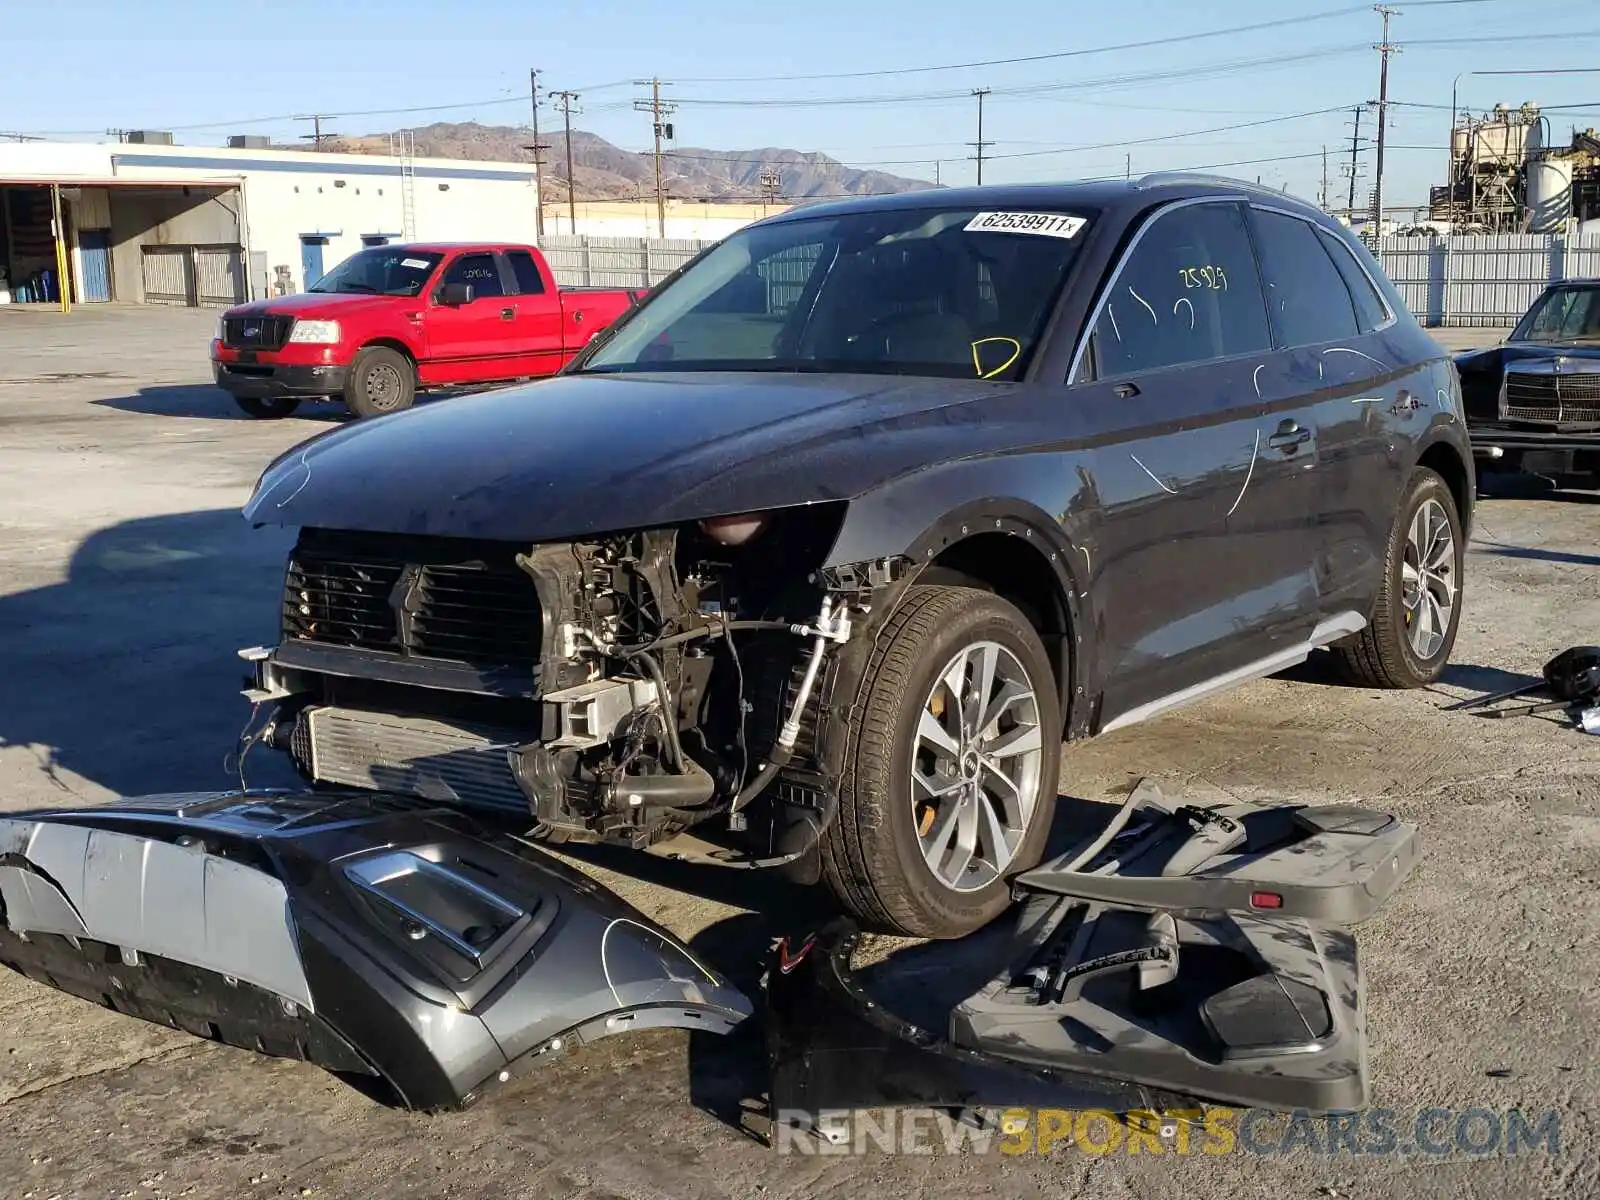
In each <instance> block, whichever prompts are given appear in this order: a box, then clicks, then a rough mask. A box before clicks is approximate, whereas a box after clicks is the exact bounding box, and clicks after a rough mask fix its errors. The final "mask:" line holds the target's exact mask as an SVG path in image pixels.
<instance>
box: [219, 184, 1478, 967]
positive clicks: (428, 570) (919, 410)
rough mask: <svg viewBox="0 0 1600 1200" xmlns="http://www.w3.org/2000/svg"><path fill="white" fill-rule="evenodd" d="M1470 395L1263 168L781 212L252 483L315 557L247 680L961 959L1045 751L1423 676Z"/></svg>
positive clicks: (310, 760)
mask: <svg viewBox="0 0 1600 1200" xmlns="http://www.w3.org/2000/svg"><path fill="white" fill-rule="evenodd" d="M1458 395H1459V392H1458V382H1457V377H1456V373H1455V371H1454V369H1453V368H1452V366H1451V362H1450V359H1449V358H1448V357H1447V356H1445V355H1443V354H1442V353H1441V352H1440V351H1439V349H1438V347H1437V346H1436V344H1435V343H1434V342H1433V341H1432V339H1431V338H1429V337H1428V335H1427V334H1426V333H1425V332H1424V331H1423V330H1422V329H1421V328H1420V327H1419V326H1418V325H1417V323H1416V322H1415V321H1414V320H1413V318H1412V317H1411V316H1410V315H1408V314H1407V312H1406V310H1405V308H1404V306H1403V305H1402V304H1401V302H1400V300H1399V299H1398V297H1397V296H1396V294H1395V292H1394V289H1393V287H1392V285H1391V284H1390V283H1389V282H1388V281H1387V280H1386V279H1385V278H1384V276H1383V274H1382V272H1381V270H1380V269H1379V268H1378V267H1377V265H1376V264H1375V263H1374V261H1373V259H1372V257H1371V255H1370V254H1368V253H1367V252H1366V251H1365V250H1364V249H1363V248H1362V246H1361V245H1360V244H1359V243H1358V242H1357V241H1355V240H1354V239H1353V238H1352V237H1351V236H1350V234H1349V233H1348V232H1347V231H1346V230H1344V229H1343V228H1342V227H1341V226H1339V225H1338V224H1337V223H1335V222H1333V221H1332V220H1331V219H1329V218H1328V217H1326V216H1325V215H1323V214H1322V213H1320V212H1319V211H1318V210H1316V209H1315V208H1312V207H1309V206H1307V205H1305V204H1303V203H1300V202H1297V201H1294V200H1291V199H1289V198H1287V197H1284V196H1281V195H1276V194H1271V193H1268V192H1265V191H1261V190H1258V189H1255V188H1252V187H1249V186H1247V185H1244V184H1239V183H1234V182H1231V181H1226V180H1212V179H1195V178H1192V177H1183V176H1166V177H1152V178H1148V179H1145V180H1143V181H1139V182H1128V183H1122V182H1118V183H1104V184H1082V185H1065V186H1059V185H1058V186H1028V187H1006V188H987V189H978V190H972V191H937V192H928V193H923V194H916V195H905V196H894V197H882V198H874V199H867V200H855V201H846V202H842V203H834V204H826V205H821V206H817V207H805V208H801V209H797V210H794V211H791V212H789V213H786V214H784V215H782V216H779V217H776V218H773V219H770V220H766V221H763V222H760V223H757V224H755V225H752V226H750V227H747V228H746V229H744V230H742V231H740V232H738V233H736V234H734V235H733V236H731V237H729V238H728V239H727V240H725V241H724V242H722V243H720V244H719V245H717V246H715V247H714V248H712V249H710V250H708V251H707V252H705V253H704V254H702V255H701V256H700V257H699V258H698V259H696V260H695V261H693V262H692V263H690V264H688V265H687V266H686V267H685V268H684V269H682V270H681V271H680V272H679V273H678V274H677V275H676V277H675V278H673V279H671V280H669V281H667V282H666V283H665V284H664V285H663V286H661V287H659V288H657V289H656V290H655V291H654V292H653V293H652V294H651V295H650V296H649V298H648V299H647V300H645V301H644V302H643V303H642V304H641V305H640V306H639V307H638V308H637V309H636V310H634V311H633V312H631V313H630V314H628V315H627V316H626V317H624V318H623V319H622V320H621V321H619V322H618V323H617V324H616V325H614V326H613V327H611V328H610V329H608V330H607V331H606V332H605V333H604V334H603V335H601V336H600V337H599V338H596V339H595V340H594V341H593V342H592V343H591V344H590V345H589V346H588V348H587V349H586V350H585V351H584V353H583V354H581V355H580V356H579V357H578V358H577V359H576V360H575V361H574V363H573V364H572V365H571V366H570V368H569V369H568V370H567V371H566V372H564V373H563V375H562V376H560V377H558V378H556V379H554V380H550V381H547V382H544V383H540V384H536V385H530V386H527V387H522V388H513V389H508V390H504V391H499V392H496V393H493V394H489V395H483V396H478V397H474V398H470V399H467V400H463V401H460V402H457V403H452V404H451V405H448V406H433V407H426V408H422V409H418V410H416V411H414V412H409V413H404V414H398V415H396V416H394V417H392V418H390V417H385V418H382V419H380V420H377V421H375V422H371V423H370V424H368V423H363V424H362V425H361V426H360V427H354V426H352V427H346V428H342V429H338V430H335V431H333V432H330V433H327V434H324V435H322V436H319V437H317V438H314V439H313V440H311V441H310V442H308V443H306V444H304V445H302V446H300V447H297V448H295V449H293V450H291V451H289V452H288V453H286V454H284V455H283V456H282V457H281V458H279V459H278V460H277V461H275V462H274V463H272V464H271V465H270V466H269V467H268V469H267V470H266V471H265V472H264V474H263V475H262V477H261V479H260V482H259V484H258V487H257V490H256V492H255V494H254V495H253V497H252V498H251V499H250V501H249V504H248V506H247V508H246V515H247V516H248V517H249V519H250V520H251V521H253V522H257V523H275V524H285V525H291V526H298V527H300V528H301V530H302V532H301V535H300V540H299V544H298V547H297V549H296V550H295V551H294V552H293V555H292V558H291V560H290V562H289V564H288V574H287V580H286V583H285V589H284V596H283V629H282V638H281V641H280V642H279V644H278V645H276V646H275V647H274V648H272V649H270V650H262V651H260V652H258V653H257V655H256V657H257V659H258V666H257V671H258V674H259V679H258V681H257V686H256V687H255V688H254V689H253V690H252V692H251V695H252V696H253V698H255V699H257V700H258V701H263V702H268V701H270V702H271V703H272V704H274V705H275V706H276V708H275V710H274V712H273V713H272V715H271V717H270V719H269V727H268V730H267V732H266V734H265V741H266V742H267V744H269V745H272V746H275V747H278V748H281V749H283V750H285V751H287V752H288V753H289V754H290V755H292V756H293V759H294V761H295V763H296V764H297V765H298V767H299V768H300V770H301V771H302V772H303V773H304V774H305V775H306V776H307V777H308V778H309V779H311V780H313V781H315V782H317V783H319V784H327V785H340V786H348V787H356V788H377V789H387V790H393V791H400V792H405V793H411V794H417V795H422V796H426V797H429V798H431V799H435V800H439V801H442V802H446V803H455V804H463V805H469V806H471V805H477V806H489V807H494V806H499V807H500V808H501V809H503V810H512V811H521V812H523V813H524V814H527V813H529V812H530V810H531V814H532V819H533V820H534V822H535V823H536V829H537V831H538V834H539V836H541V837H545V838H549V839H553V840H558V841H559V840H565V839H585V840H593V839H603V840H606V841H611V842H619V843H622V844H626V845H631V846H635V847H646V846H651V845H654V844H656V843H660V842H662V841H663V840H665V839H667V838H669V837H671V836H672V835H674V834H678V833H680V832H682V831H684V830H686V829H688V828H690V827H694V828H695V829H696V834H697V835H698V837H699V838H700V839H707V838H710V839H721V840H723V841H726V842H731V843H732V844H731V845H730V846H727V847H725V848H724V849H722V850H710V851H707V854H708V856H709V857H711V858H714V859H715V858H719V857H722V856H726V857H727V858H729V859H733V860H738V861H740V862H741V863H744V864H746V865H749V864H751V863H773V862H784V861H794V862H795V863H796V864H797V866H798V868H799V869H801V870H804V869H806V867H807V866H808V865H811V866H815V867H817V868H819V869H820V874H821V877H822V878H823V879H824V880H825V881H826V883H827V885H828V886H829V887H830V888H831V889H832V890H833V891H834V893H836V895H837V896H838V898H839V900H840V901H841V902H842V903H843V905H844V906H845V907H846V908H847V909H848V910H849V911H851V912H853V913H855V914H857V915H858V916H860V917H862V918H864V919H866V920H867V921H869V922H871V923H872V924H874V925H876V926H880V927H888V928H892V929H898V930H900V931H903V932H906V933H912V934H921V935H932V936H949V935H955V934H959V933H962V932H965V931H968V930H971V929H973V928H974V927H976V926H978V925H980V924H982V923H984V922H985V921H987V920H989V919H991V918H992V917H993V916H994V915H995V914H996V913H997V912H999V911H1000V910H1001V909H1002V908H1003V907H1004V906H1005V904H1006V903H1007V888H1008V884H1007V877H1008V876H1010V875H1011V874H1013V873H1015V872H1016V871H1018V870H1021V869H1023V868H1025V867H1027V866H1029V865H1030V864H1032V863H1033V862H1035V861H1036V860H1037V859H1038V857H1039V855H1040V852H1041V850H1042V848H1043V845H1044V839H1045V835H1046V831H1047V830H1048V828H1049V825H1050V812H1051V808H1052V805H1053V802H1054V800H1055V796H1056V789H1057V782H1058V774H1059V772H1060V769H1061V761H1060V760H1061V746H1062V740H1063V735H1064V736H1065V738H1066V739H1068V740H1071V739H1074V738H1082V737H1087V736H1090V735H1093V734H1097V733H1101V732H1105V731H1108V730H1113V729H1119V728H1122V727H1124V726H1127V725H1130V724H1133V723H1134V722H1137V721H1142V720H1144V719H1146V718H1149V717H1152V716H1154V715H1156V714H1157V713H1160V712H1162V711H1164V710H1167V709H1170V708H1172V707H1173V706H1175V705H1178V704H1182V703H1185V702H1188V701H1192V700H1196V699H1198V698H1200V697H1203V696H1207V695H1210V694H1212V693H1215V692H1218V691H1220V690H1223V689H1225V688H1228V687H1230V686H1232V685H1234V684H1237V683H1239V682H1241V681H1244V680H1247V679H1250V678H1253V677H1257V676H1262V675H1267V674H1270V673H1273V672H1276V671H1279V670H1281V669H1283V668H1285V667H1288V666H1290V665H1292V664H1294V663H1297V662H1299V661H1301V660H1303V659H1305V658H1306V657H1307V656H1308V655H1309V654H1310V653H1311V652H1312V651H1313V650H1316V649H1318V648H1319V647H1331V648H1332V649H1334V651H1335V653H1336V655H1337V658H1338V659H1339V661H1340V662H1341V663H1343V664H1344V666H1345V667H1346V668H1347V669H1348V670H1349V671H1350V672H1351V674H1352V675H1353V677H1354V678H1356V679H1357V680H1359V681H1361V682H1362V683H1364V684H1367V685H1369V686H1378V687H1415V686H1419V685H1422V684H1426V683H1428V682H1429V681H1431V680H1432V679H1434V678H1435V677H1436V676H1437V675H1438V673H1439V672H1440V670H1441V669H1442V668H1443V666H1444V665H1445V662H1446V660H1447V658H1448V655H1449V653H1450V647H1451V644H1452V641H1453V639H1454V637H1455V632H1456V625H1457V621H1458V619H1459V612H1460V606H1459V597H1460V586H1461V570H1462V553H1463V548H1464V546H1465V542H1466V532H1467V530H1466V526H1467V522H1468V520H1469V518H1470V513H1471V509H1472V505H1473V500H1474V494H1475V484H1474V476H1473V471H1472V459H1471V453H1470V450H1469V446H1468V442H1467V437H1466V431H1465V428H1464V425H1463V423H1462V419H1461V412H1460V406H1459V403H1458ZM812 851H815V853H812Z"/></svg>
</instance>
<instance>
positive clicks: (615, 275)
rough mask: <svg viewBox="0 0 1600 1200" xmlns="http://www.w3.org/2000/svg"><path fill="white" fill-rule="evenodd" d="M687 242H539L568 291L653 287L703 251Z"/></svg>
mask: <svg viewBox="0 0 1600 1200" xmlns="http://www.w3.org/2000/svg"><path fill="white" fill-rule="evenodd" d="M706 245H707V243H705V242H697V241H692V240H690V239H688V238H625V237H590V236H589V235H587V234H578V235H576V236H574V235H572V234H554V235H551V234H547V235H546V236H545V237H543V238H541V239H540V241H539V248H540V249H541V250H543V251H544V256H545V258H546V260H548V261H549V263H550V269H551V270H552V271H553V272H555V277H556V282H557V283H561V284H565V285H566V286H567V287H654V286H655V285H656V284H658V283H660V282H661V281H662V280H663V279H665V278H666V277H667V276H668V275H670V274H672V272H674V271H676V270H677V269H678V268H679V267H681V266H682V265H683V264H684V263H686V262H688V261H689V260H690V259H691V258H693V257H694V256H695V255H696V254H699V253H700V251H701V249H702V248H703V247H704V246H706Z"/></svg>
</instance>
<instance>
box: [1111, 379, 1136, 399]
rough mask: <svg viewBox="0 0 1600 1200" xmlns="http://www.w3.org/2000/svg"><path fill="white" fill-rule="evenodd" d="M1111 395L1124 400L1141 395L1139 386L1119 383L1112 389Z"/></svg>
mask: <svg viewBox="0 0 1600 1200" xmlns="http://www.w3.org/2000/svg"><path fill="white" fill-rule="evenodd" d="M1111 394H1112V395H1113V396H1116V397H1118V398H1120V399H1122V400H1128V399H1131V398H1132V397H1134V396H1137V395H1138V394H1139V385H1138V384H1137V383H1119V384H1117V386H1116V387H1114V388H1112V389H1111Z"/></svg>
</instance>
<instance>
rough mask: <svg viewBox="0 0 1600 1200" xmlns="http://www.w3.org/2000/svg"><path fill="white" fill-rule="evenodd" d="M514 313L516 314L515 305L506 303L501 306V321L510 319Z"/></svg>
mask: <svg viewBox="0 0 1600 1200" xmlns="http://www.w3.org/2000/svg"><path fill="white" fill-rule="evenodd" d="M516 315H517V309H516V306H515V305H508V306H507V307H505V308H502V309H501V310H500V319H501V320H502V321H509V320H511V318H512V317H514V316H516Z"/></svg>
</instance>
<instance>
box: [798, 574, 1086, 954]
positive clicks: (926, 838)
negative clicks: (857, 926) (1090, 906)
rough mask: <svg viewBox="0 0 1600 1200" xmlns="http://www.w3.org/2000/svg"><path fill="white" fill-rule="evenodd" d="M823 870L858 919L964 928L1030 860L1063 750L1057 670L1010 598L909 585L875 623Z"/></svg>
mask: <svg viewBox="0 0 1600 1200" xmlns="http://www.w3.org/2000/svg"><path fill="white" fill-rule="evenodd" d="M856 712H857V713H859V714H860V716H859V717H858V718H857V721H856V724H855V726H854V727H853V728H852V729H851V730H850V731H849V734H848V739H847V746H846V771H845V781H846V782H845V785H844V788H843V792H842V794H841V795H840V798H839V805H840V808H839V814H838V817H837V818H836V820H835V823H834V826H833V828H832V829H831V830H830V831H829V833H828V836H827V837H826V838H824V840H823V843H822V847H821V858H822V868H823V878H824V880H825V882H826V883H827V885H828V887H829V889H830V890H831V891H832V892H833V893H834V895H835V896H836V897H837V898H838V899H839V900H840V902H841V903H842V904H843V905H844V906H845V907H846V908H847V909H848V910H849V911H850V912H851V913H852V914H853V915H854V916H855V917H856V918H857V919H858V920H860V921H861V922H862V923H863V924H864V925H867V926H869V927H872V928H875V929H879V930H882V931H884V932H890V933H898V934H902V935H907V936H913V937H930V938H952V937H960V936H962V935H964V934H967V933H970V932H972V931H973V930H974V929H977V928H978V927H980V926H982V925H984V924H986V923H987V922H989V921H990V920H993V919H994V918H995V917H996V916H998V915H999V914H1000V913H1001V912H1003V911H1004V910H1005V909H1006V908H1007V906H1008V905H1009V903H1010V896H1009V894H1008V893H1009V887H1010V884H1009V879H1010V877H1011V876H1012V875H1014V874H1015V873H1017V872H1018V871H1022V870H1025V869H1027V868H1028V867H1031V866H1034V865H1036V864H1037V863H1038V861H1039V858H1040V855H1041V854H1042V853H1043V850H1044V844H1045V840H1046V838H1047V837H1048V836H1049V830H1050V820H1051V813H1052V812H1053V810H1054V807H1055V798H1056V783H1057V772H1058V771H1059V769H1060V757H1061V718H1060V704H1059V700H1058V699H1057V695H1056V684H1055V676H1054V673H1053V672H1052V670H1051V667H1050V660H1049V658H1048V657H1047V656H1046V654H1045V650H1044V646H1043V645H1042V644H1041V642H1040V640H1039V635H1038V634H1037V633H1036V632H1035V631H1034V629H1033V626H1032V625H1030V624H1029V623H1028V621H1027V619H1026V618H1025V617H1023V615H1022V614H1021V613H1020V612H1018V611H1017V609H1016V608H1015V607H1013V606H1012V605H1011V604H1009V603H1007V602H1006V601H1004V600H1002V599H1000V598H999V597H997V596H994V595H992V594H991V593H989V592H985V591H981V590H979V589H977V588H967V587H938V586H928V585H916V586H914V587H912V588H911V589H910V590H909V591H908V592H907V594H906V599H905V602H904V604H903V605H902V606H901V608H900V610H899V611H898V612H896V613H895V615H894V616H893V618H892V619H891V620H890V622H889V624H888V625H887V627H885V629H884V630H883V631H882V633H881V634H880V635H879V638H878V642H877V646H876V648H875V649H874V651H873V655H872V658H871V660H870V663H869V665H868V667H867V670H866V673H865V676H864V678H863V682H862V685H861V693H860V695H859V696H858V698H857V704H856Z"/></svg>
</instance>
